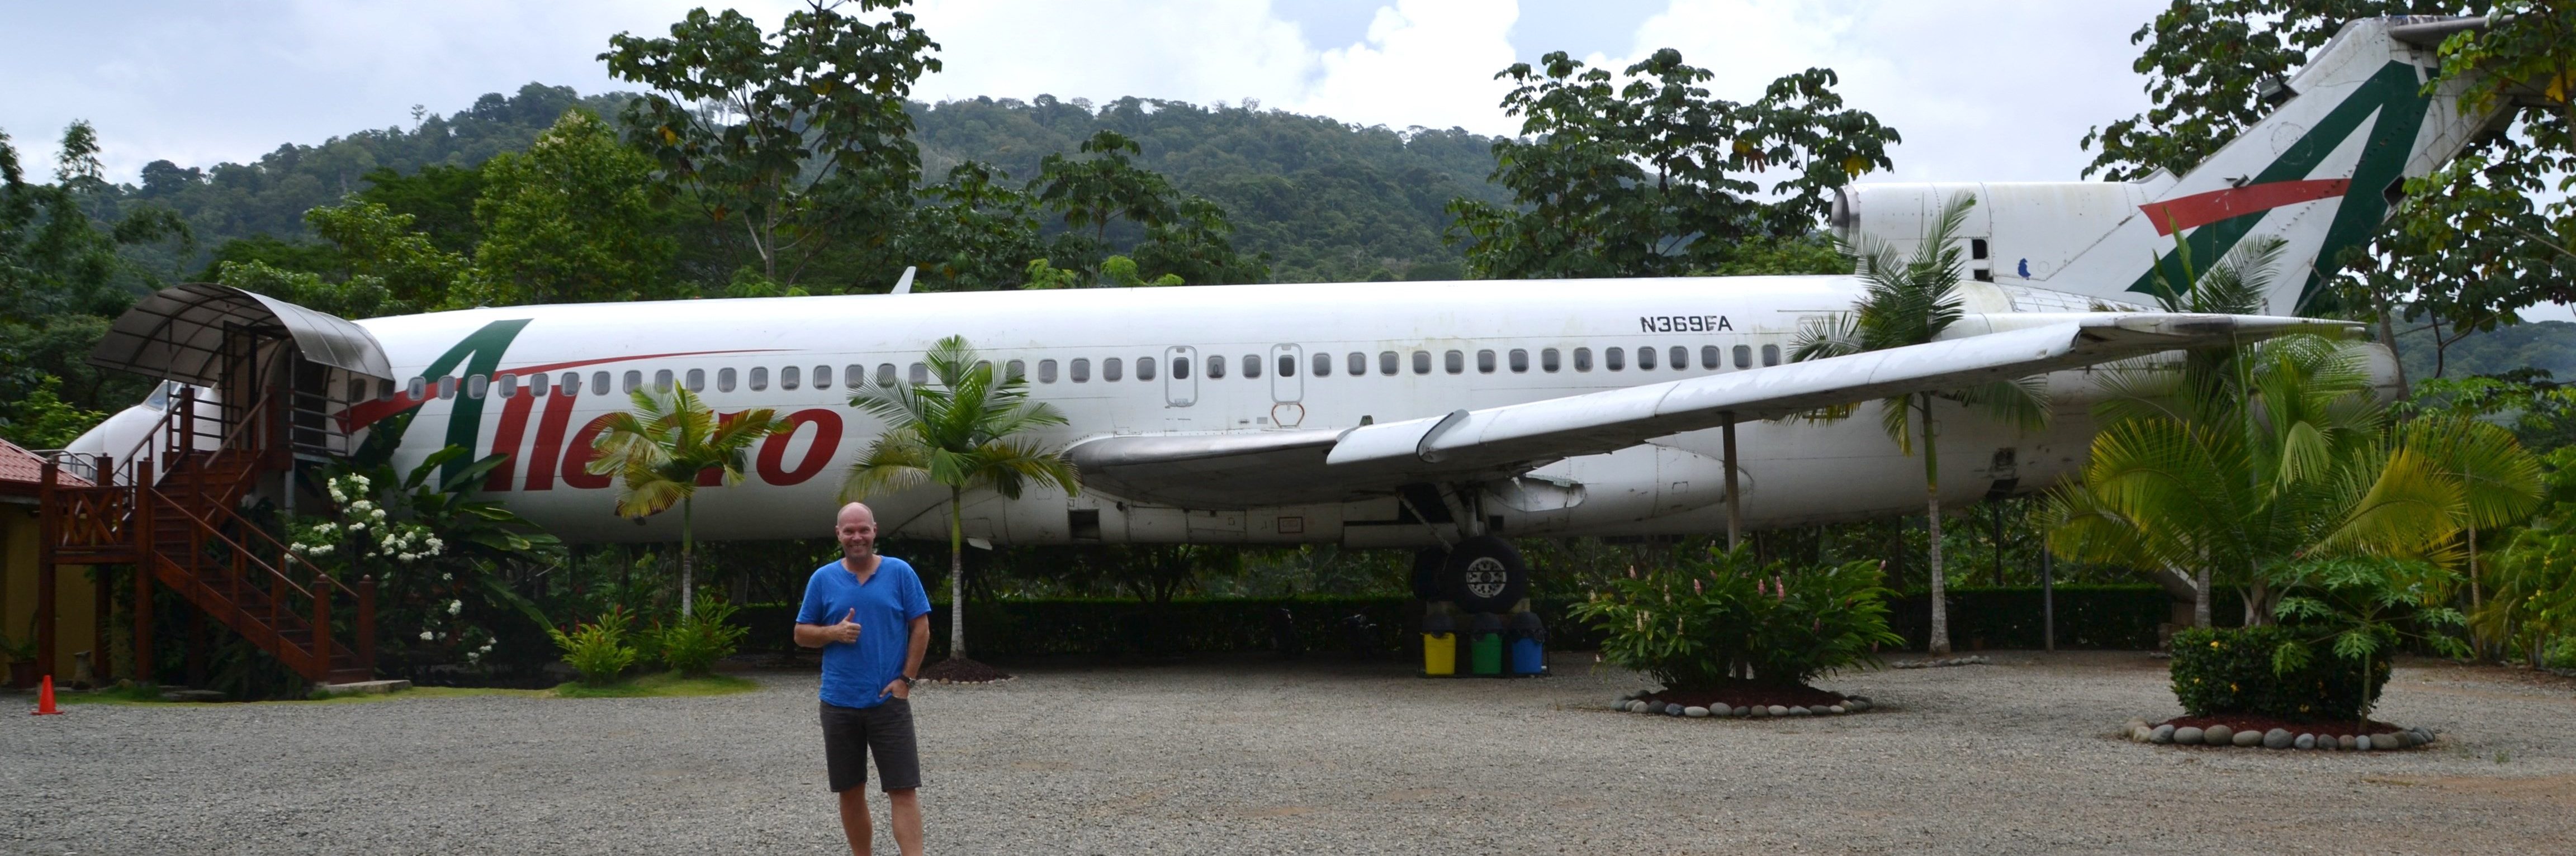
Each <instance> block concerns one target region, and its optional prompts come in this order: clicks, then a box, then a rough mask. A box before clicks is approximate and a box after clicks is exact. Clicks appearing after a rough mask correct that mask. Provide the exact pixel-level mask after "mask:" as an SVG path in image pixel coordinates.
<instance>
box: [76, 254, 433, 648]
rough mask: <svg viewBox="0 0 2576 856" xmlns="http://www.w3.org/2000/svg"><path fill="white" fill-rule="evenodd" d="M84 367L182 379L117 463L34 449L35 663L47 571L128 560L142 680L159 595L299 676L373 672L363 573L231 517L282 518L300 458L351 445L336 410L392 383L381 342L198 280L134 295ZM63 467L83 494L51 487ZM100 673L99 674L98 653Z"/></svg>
mask: <svg viewBox="0 0 2576 856" xmlns="http://www.w3.org/2000/svg"><path fill="white" fill-rule="evenodd" d="M90 362H91V363H92V364H93V365H98V366H101V367H103V368H115V369H123V370H127V371H134V372H138V373H142V374H147V375H151V376H154V377H159V378H163V379H166V380H171V381H176V382H177V383H173V384H170V385H169V386H167V387H165V388H164V390H163V391H162V392H160V393H157V394H156V395H155V396H154V398H155V400H157V401H160V402H162V406H161V408H160V410H161V413H160V419H159V420H158V421H157V422H156V423H154V424H152V425H151V427H150V429H149V430H148V431H147V432H146V433H145V434H144V436H143V437H142V438H141V439H140V441H139V442H136V443H135V444H134V445H133V447H132V448H131V449H129V450H127V451H126V452H125V454H123V455H121V456H119V455H101V456H97V457H95V458H90V457H86V456H72V455H66V454H62V453H52V454H48V455H47V457H46V460H45V470H46V472H45V474H44V478H43V479H42V482H41V488H40V493H39V499H38V501H39V503H40V508H41V512H40V524H39V525H40V526H41V528H42V533H43V535H42V538H41V541H40V543H39V548H40V555H39V557H38V558H39V566H40V571H41V575H40V577H39V580H40V582H39V584H38V590H37V602H38V612H37V615H38V625H37V645H38V647H39V649H40V652H39V655H38V661H39V662H41V663H44V664H47V665H46V668H47V669H49V670H50V669H51V668H52V665H51V664H53V663H54V662H55V657H54V645H55V644H56V640H55V638H54V636H55V633H54V627H53V625H54V624H55V621H54V608H53V603H52V600H53V598H52V594H53V581H54V568H55V567H56V566H58V565H133V566H134V567H135V568H136V573H135V574H134V576H133V584H134V650H135V651H136V652H137V656H136V658H135V661H136V664H137V665H136V672H137V673H138V674H137V675H136V677H138V678H139V679H143V680H150V679H151V677H152V674H151V672H152V667H151V664H152V662H153V659H152V657H151V656H150V654H149V652H151V651H153V650H154V648H153V644H152V609H153V594H154V590H155V587H156V585H157V586H162V587H167V588H169V589H170V590H172V591H174V592H176V593H178V594H179V595H180V596H182V597H184V598H185V599H186V600H187V601H188V602H189V603H190V604H192V605H194V606H195V607H196V608H197V609H198V610H201V611H202V612H203V614H204V615H205V616H207V617H210V618H213V619H214V620H216V621H219V622H222V623H223V624H224V626H226V627H229V628H231V629H232V630H233V631H235V632H237V633H239V634H241V636H242V638H244V639H246V640H248V641H249V642H250V643H251V644H252V645H255V646H257V647H259V648H260V650H263V651H267V652H268V653H270V654H272V655H275V656H276V657H277V659H278V660H279V661H280V662H282V663H284V664H285V665H286V666H287V667H288V668H290V669H293V670H294V671H295V672H296V673H297V674H300V675H303V676H304V677H305V678H307V679H309V680H313V681H317V682H323V683H344V682H350V681H364V680H369V679H372V678H373V677H374V676H375V675H374V672H375V659H376V658H375V635H376V634H375V626H374V625H375V584H374V582H373V580H372V579H360V580H354V581H352V580H342V579H338V578H336V577H334V576H332V575H331V574H330V573H328V572H326V571H324V570H323V569H321V568H319V567H317V566H315V565H313V564H312V563H310V562H308V561H305V560H304V558H303V557H302V556H299V555H297V554H296V553H294V552H293V551H291V550H288V549H287V548H286V545H285V544H284V543H282V542H280V541H279V540H278V539H277V538H276V537H275V536H274V535H272V534H270V533H269V532H268V531H267V530H266V529H264V528H262V527H260V526H259V525H257V524H256V523H254V522H253V521H251V520H249V519H246V518H245V517H244V516H243V515H242V513H241V511H240V509H241V506H242V505H243V503H244V502H245V501H246V500H249V499H251V498H253V497H254V496H258V495H263V494H266V495H270V496H271V497H272V498H282V499H286V501H287V504H288V507H290V508H291V507H292V499H291V495H292V494H291V492H292V491H294V490H295V475H294V467H295V462H296V460H297V459H299V458H302V459H306V460H317V459H326V458H328V457H331V456H335V455H340V454H345V453H346V451H347V450H348V448H349V443H350V438H349V437H348V436H346V434H345V433H343V432H342V431H341V430H340V429H339V427H338V421H337V420H336V419H333V418H331V415H332V410H333V409H334V408H335V407H339V406H345V405H346V404H347V403H349V402H350V401H352V400H354V399H355V398H357V397H359V396H360V395H362V394H363V393H364V390H366V389H367V387H369V386H372V385H373V384H372V383H368V382H367V381H374V382H380V383H390V382H391V374H392V370H391V368H390V365H389V364H388V362H387V361H386V358H385V354H384V350H383V348H382V347H381V346H380V345H378V344H377V342H376V340H375V338H374V337H373V336H372V335H370V334H368V333H367V331H366V330H365V328H362V327H359V326H358V325H356V324H352V323H350V322H348V321H346V320H342V319H340V318H337V317H333V316H331V315H327V314H324V313H320V312H315V311H313V310H310V309H305V308H303V307H300V306H296V305H293V304H290V303H285V302H283V301H278V300H274V299H271V298H268V297H264V296H261V295H257V294H252V293H250V292H247V291H242V290H240V289H235V288H230V287H227V286H220V285H209V284H202V283H200V284H189V285H181V286H175V287H172V288H168V289H164V290H162V291H161V292H160V293H158V294H154V295H152V296H151V297H147V298H145V299H144V300H142V301H139V302H137V304H136V305H135V308H134V309H132V310H130V311H128V312H127V313H126V314H125V315H124V316H122V317H119V318H118V319H117V320H116V322H115V323H114V325H113V326H112V327H111V328H110V332H109V334H108V335H107V337H106V338H104V339H103V340H102V341H101V342H100V343H99V346H98V348H97V350H96V351H94V352H93V353H92V354H91V356H90ZM344 389H345V390H348V392H347V393H345V394H343V393H341V390H344ZM65 470H68V471H70V472H73V473H75V474H78V475H80V476H82V477H84V478H87V479H88V480H89V482H90V484H88V485H79V484H77V483H75V482H66V483H63V484H56V479H55V478H54V477H53V476H54V474H55V473H56V472H59V471H65ZM99 579H100V580H101V582H100V583H99V585H100V588H101V592H100V593H101V595H102V596H103V595H104V594H105V589H106V586H107V583H106V582H105V579H106V578H105V577H104V576H103V575H102V576H100V577H99ZM97 665H98V666H99V667H100V668H99V669H98V671H99V673H100V674H101V675H105V674H106V669H105V666H106V663H105V657H104V656H103V655H102V656H101V657H100V660H99V662H98V664H97Z"/></svg>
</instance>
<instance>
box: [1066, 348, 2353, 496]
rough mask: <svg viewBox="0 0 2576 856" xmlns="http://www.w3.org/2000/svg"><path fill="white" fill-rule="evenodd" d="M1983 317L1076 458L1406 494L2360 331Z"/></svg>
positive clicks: (1152, 475) (1216, 486)
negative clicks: (1666, 371)
mask: <svg viewBox="0 0 2576 856" xmlns="http://www.w3.org/2000/svg"><path fill="white" fill-rule="evenodd" d="M1984 320H1985V321H1986V322H1987V323H1988V324H1989V325H1991V326H1994V327H2000V326H2004V325H2007V324H2009V325H2012V327H2013V328H2014V329H2007V330H2004V331H2002V332H1992V333H1986V334H1983V335H1974V336H1965V337H1961V338H1957V339H1947V340H1943V341H1938V342H1932V343H1929V344H1923V345H1913V346H1909V347H1903V348H1891V349H1888V350H1884V351H1872V352H1868V353H1862V354H1852V355H1849V356H1842V357H1833V358H1829V359H1821V360H1811V361H1808V362H1801V363H1788V364H1785V365H1778V366H1767V367H1763V368H1757V369H1749V370H1745V371H1735V372H1726V373H1723V374H1714V375H1707V376H1703V377H1694V378H1686V379H1682V380H1673V381H1664V382H1662V383H1651V384H1644V385H1640V386H1632V387H1628V388H1625V389H1614V390H1606V391H1602V392H1594V393H1586V394H1582V395H1570V396H1565V397H1562V398H1551V399H1545V400H1541V401H1532V402H1526V403H1522V404H1509V405H1504V406H1501V407H1489V408H1486V409H1483V410H1459V411H1455V412H1452V413H1448V414H1445V415H1441V416H1432V417H1424V418H1421V419H1411V420H1406V421H1402V422H1389V423H1384V424H1379V425H1366V426H1361V427H1358V428H1351V429H1346V430H1338V431H1337V430H1331V429H1312V430H1303V431H1265V432H1259V433H1249V434H1199V435H1152V434H1148V435H1122V436H1112V437H1101V438H1096V439H1092V440H1087V441H1083V442H1080V443H1077V444H1075V445H1074V446H1073V447H1072V448H1071V449H1070V450H1068V452H1069V454H1070V455H1071V456H1072V458H1073V461H1074V464H1075V465H1076V466H1078V467H1080V468H1081V470H1082V475H1083V479H1084V481H1085V483H1086V484H1087V485H1089V486H1092V487H1094V488H1095V489H1098V490H1101V491H1103V492H1105V493H1109V494H1111V495H1115V496H1122V497H1126V498H1129V499H1135V500H1140V501H1145V502H1155V503H1163V504H1171V505H1178V506H1182V507H1189V508H1243V507H1253V506H1264V505H1295V504H1305V503H1314V502H1336V501H1348V500H1352V499H1361V498H1366V497H1370V496H1383V495H1386V494H1387V493H1388V492H1390V491H1393V490H1394V489H1396V488H1397V487H1399V486H1402V485H1406V484H1414V483H1423V482H1447V481H1473V480H1482V479H1492V478H1506V477H1509V476H1513V475H1517V474H1520V473H1523V472H1527V471H1529V470H1531V469H1534V468H1536V467H1540V466H1545V465H1546V464H1548V463H1551V462H1554V461H1557V460H1561V459H1564V458H1569V457H1574V456H1578V455H1590V454H1599V453H1604V452H1610V451H1614V450H1618V449H1622V448H1626V447H1629V446H1634V445H1637V444H1639V443H1643V442H1646V441H1647V440H1651V439H1653V438H1656V437H1662V436H1666V435H1670V434H1677V433H1681V432H1684V431H1695V430H1699V429H1703V428H1713V427H1717V426H1719V425H1723V424H1725V423H1727V422H1728V421H1730V420H1731V421H1735V422H1749V421H1754V420H1760V419H1771V418H1776V417H1781V416H1788V415H1791V414H1796V413H1803V412H1806V411H1810V410H1815V409H1818V408H1823V407H1831V406H1835V405H1842V404H1852V403H1856V402H1861V401H1867V400H1871V399H1876V398H1886V397H1889V396H1894V395H1902V394H1905V393H1910V392H1923V391H1927V390H1939V389H1955V388H1958V387H1961V386H1968V385H1973V384H1976V383H1981V382H1985V381H1990V380H1995V379H2000V378H2017V377H2026V376H2029V375H2034V374H2041V373H2045V372H2050V371H2057V370H2061V369H2070V368H2078V367H2082V366H2089V365H2097V364H2101V363H2107V362H2114V361H2117V360H2123V359H2128V358H2131V357H2138V356H2143V355H2147V354H2153V353H2158V352H2162V351H2172V350H2178V349H2186V348H2199V347H2210V346H2215V345H2224V344H2227V343H2229V342H2231V341H2249V340H2255V339H2262V338H2268V337H2271V336H2278V335H2284V334H2288V333H2328V334H2345V333H2348V332H2349V331H2351V330H2353V329H2355V325H2353V324H2351V323H2349V322H2340V321H2320V320H2316V319H2308V318H2284V317H2274V316H2261V315H2200V314H2182V313H2162V312H2125V313H2045V314H2043V313H2029V314H2014V315H1990V316H1985V318H1984Z"/></svg>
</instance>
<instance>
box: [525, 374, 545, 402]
mask: <svg viewBox="0 0 2576 856" xmlns="http://www.w3.org/2000/svg"><path fill="white" fill-rule="evenodd" d="M547 392H548V390H547V389H546V373H545V372H538V373H536V374H532V375H529V376H528V394H529V395H533V396H536V397H538V398H544V397H546V393H547Z"/></svg>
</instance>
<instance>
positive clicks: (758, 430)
mask: <svg viewBox="0 0 2576 856" xmlns="http://www.w3.org/2000/svg"><path fill="white" fill-rule="evenodd" d="M632 397H633V399H634V402H635V409H633V410H628V411H621V412H617V413H611V414H609V420H608V423H607V424H606V425H604V426H602V427H601V429H600V432H599V439H597V440H595V441H593V442H592V443H591V448H594V449H597V450H598V451H599V454H598V455H597V456H596V457H594V458H592V459H591V461H590V463H589V465H588V466H587V469H588V470H589V471H590V472H591V474H592V475H608V474H611V473H615V474H617V476H618V492H617V513H618V514H620V515H622V516H625V517H631V518H643V517H649V516H651V515H655V514H660V513H662V512H664V511H668V510H670V508H671V506H672V505H675V504H676V505H678V506H680V618H681V619H682V620H684V621H685V620H687V619H688V618H689V617H690V616H691V615H692V614H694V612H695V609H694V606H695V600H694V594H695V583H696V580H695V579H694V578H693V577H692V575H691V570H690V565H689V561H690V558H691V557H690V553H691V551H692V549H693V547H694V545H693V544H692V537H691V533H690V531H689V529H690V516H691V512H692V511H693V510H694V509H693V506H694V504H695V502H696V499H697V495H698V486H699V485H700V484H701V480H702V479H703V478H704V477H705V475H704V474H706V473H708V472H709V471H714V472H715V473H717V474H718V476H717V479H716V482H717V483H719V484H735V483H737V482H740V481H742V466H743V457H744V455H745V453H746V452H747V451H748V450H749V449H750V448H751V444H753V443H755V442H758V441H759V440H760V439H761V438H763V437H767V436H769V435H772V434H776V433H779V432H781V431H785V430H787V429H788V428H789V427H790V426H789V425H788V424H787V423H786V422H785V421H783V420H780V419H779V418H778V416H777V413H776V412H775V411H772V410H770V409H768V408H761V409H758V410H748V411H744V412H742V413H737V414H733V415H732V416H731V417H718V416H717V415H716V413H715V411H713V410H711V409H709V408H708V407H707V405H706V403H705V402H703V401H701V400H699V399H698V396H697V395H696V394H695V393H692V392H690V391H689V390H688V388H687V387H685V386H683V387H676V388H674V389H673V390H672V391H671V397H670V398H669V399H668V403H665V400H664V399H663V398H661V397H660V396H656V395H654V394H653V393H652V392H651V391H650V390H644V389H638V390H636V391H635V392H634V393H633V394H632Z"/></svg>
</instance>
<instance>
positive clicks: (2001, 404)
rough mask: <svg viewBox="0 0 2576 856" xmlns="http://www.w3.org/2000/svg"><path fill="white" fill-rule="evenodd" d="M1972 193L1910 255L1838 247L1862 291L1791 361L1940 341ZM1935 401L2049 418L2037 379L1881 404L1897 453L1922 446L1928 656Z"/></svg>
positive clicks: (1936, 592) (1869, 246)
mask: <svg viewBox="0 0 2576 856" xmlns="http://www.w3.org/2000/svg"><path fill="white" fill-rule="evenodd" d="M1975 204H1976V199H1975V197H1971V196H1967V195H1965V194H1962V195H1960V196H1958V197H1956V198H1954V199H1952V200H1951V201H1950V202H1949V204H1948V205H1946V206H1944V207H1943V208H1942V211H1941V216H1940V218H1939V219H1938V220H1935V221H1934V222H1933V224H1932V228H1931V229H1930V231H1927V232H1925V233H1924V235H1923V243H1922V244H1921V246H1919V247H1917V248H1916V249H1915V250H1914V252H1913V254H1912V255H1910V256H1905V257H1902V258H1900V257H1899V256H1898V255H1897V252H1896V249H1895V248H1894V247H1892V246H1890V245H1888V244H1887V243H1885V242H1883V241H1880V240H1878V239H1876V238H1867V237H1865V238H1863V239H1862V243H1861V244H1859V245H1857V246H1846V247H1845V248H1844V250H1845V252H1847V253H1849V254H1851V255H1853V256H1855V257H1857V259H1858V260H1859V264H1860V278H1861V283H1862V287H1863V288H1864V292H1863V294H1862V296H1861V299H1860V301H1859V302H1858V303H1857V304H1855V305H1854V306H1853V307H1852V311H1850V312H1846V313H1841V314H1838V315H1835V316H1832V317H1829V318H1826V319H1823V320H1821V321H1818V322H1815V323H1811V324H1809V325H1807V326H1806V327H1805V328H1804V329H1802V330H1800V331H1799V335H1798V342H1797V346H1796V347H1795V348H1794V349H1793V350H1792V351H1791V352H1790V359H1791V360H1795V361H1804V360H1814V359H1824V358H1826V357H1839V356H1843V355H1846V354H1857V353H1862V352H1865V351H1879V350H1886V349H1888V348H1902V347H1906V346H1909V345H1921V344H1925V343H1928V342H1931V341H1933V340H1935V339H1939V338H1940V337H1941V334H1942V333H1943V332H1944V331H1946V330H1948V329H1949V328H1950V325H1951V324H1955V323H1957V322H1958V320H1959V318H1960V316H1961V315H1963V314H1964V313H1965V310H1964V309H1963V308H1962V303H1963V299H1962V297H1961V296H1960V294H1959V282H1960V279H1961V274H1960V271H1961V267H1960V264H1959V247H1958V241H1957V240H1956V236H1957V235H1958V232H1959V227H1960V224H1961V223H1964V222H1966V220H1967V216H1968V209H1969V208H1970V207H1972V206H1974V205H1975ZM1935 401H1949V402H1953V403H1956V404H1960V405H1964V406H1966V407H1968V408H1970V409H1973V410H1976V411H1978V412H1981V413H1984V414H1986V415H1987V416H1989V417H1991V418H1994V419H1999V420H2003V421H2006V422H2009V423H2012V424H2013V425H2015V426H2017V427H2020V428H2022V429H2024V430H2030V429H2036V428H2039V427H2041V426H2044V425H2046V424H2047V423H2048V396H2047V388H2046V386H2045V385H2044V384H2043V383H2042V382H2041V381H2040V380H2039V379H2037V378H2024V379H2020V380H1998V381H1993V382H1989V383H1984V384H1978V385H1975V386H1969V387H1962V388H1959V389H1948V390H1936V391H1930V392H1916V393H1907V394H1905V395H1899V396H1896V397H1893V398H1889V399H1886V400H1884V401H1881V402H1879V425H1880V427H1882V428H1885V429H1886V430H1887V436H1888V437H1889V438H1890V439H1893V440H1895V441H1896V448H1897V450H1898V451H1900V452H1903V453H1904V454H1907V455H1912V454H1914V447H1915V445H1916V443H1918V442H1919V443H1920V444H1921V445H1922V447H1923V491H1924V519H1925V521H1926V523H1927V525H1928V526H1929V527H1930V530H1931V532H1930V534H1931V541H1930V549H1929V552H1928V554H1927V557H1926V558H1927V561H1928V564H1929V566H1930V577H1931V580H1930V582H1931V586H1932V644H1931V649H1932V653H1935V654H1946V653H1949V651H1950V615H1949V609H1948V607H1947V605H1946V604H1944V603H1943V597H1944V592H1945V591H1946V590H1947V587H1948V586H1947V581H1946V580H1945V579H1944V576H1943V569H1942V565H1941V456H1940V450H1939V448H1938V438H1939V436H1940V428H1939V424H1938V418H1937V415H1936V412H1935V409H1934V404H1933V403H1934V402H1935ZM1849 415H1850V410H1848V409H1838V410H1832V411H1827V412H1825V413H1824V414H1822V416H1823V417H1824V418H1832V419H1838V418H1843V417H1846V416H1849Z"/></svg>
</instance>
